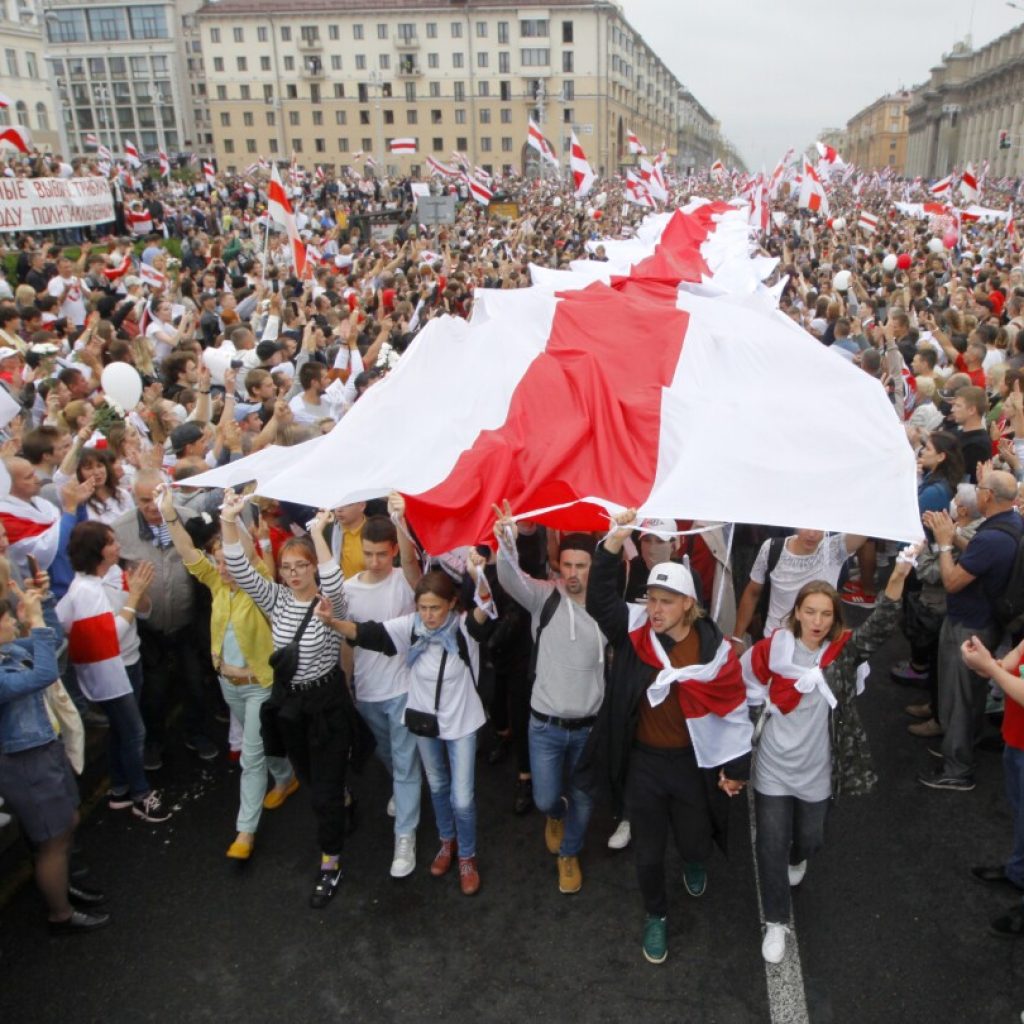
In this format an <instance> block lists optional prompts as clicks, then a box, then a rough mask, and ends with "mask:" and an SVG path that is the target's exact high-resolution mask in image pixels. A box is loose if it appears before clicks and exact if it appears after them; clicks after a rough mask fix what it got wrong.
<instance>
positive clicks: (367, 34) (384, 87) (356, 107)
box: [197, 0, 713, 173]
mask: <svg viewBox="0 0 1024 1024" xmlns="http://www.w3.org/2000/svg"><path fill="white" fill-rule="evenodd" d="M197 22H198V25H199V29H200V36H201V46H202V56H203V63H204V69H205V75H206V85H207V94H208V98H209V105H210V115H211V124H212V132H213V136H214V146H215V151H216V156H217V159H218V161H219V164H220V166H221V167H223V168H224V169H226V170H228V171H229V172H230V170H231V169H232V168H235V169H236V170H241V169H243V168H245V167H246V166H248V165H249V164H251V163H253V162H254V161H255V160H256V159H257V157H265V158H270V159H277V160H290V159H292V157H293V156H294V158H295V159H296V161H297V162H298V163H299V164H301V165H304V166H307V167H310V166H312V165H319V166H323V167H325V168H340V167H344V166H352V165H355V164H359V165H360V167H361V158H357V156H356V154H359V153H362V154H372V155H373V156H374V158H375V159H376V161H377V163H378V166H387V167H390V168H391V169H392V170H393V171H396V172H409V171H413V170H416V169H418V168H420V167H423V166H424V165H425V161H426V157H427V156H428V155H429V156H432V157H434V159H437V160H440V161H443V162H450V160H451V154H452V153H453V152H459V153H464V154H465V155H466V156H467V157H468V159H469V160H470V162H471V163H472V164H473V165H479V166H483V167H485V168H488V169H489V170H491V171H492V172H495V173H496V172H503V171H508V170H515V171H524V170H526V171H528V170H530V169H531V167H532V166H534V161H535V155H534V152H533V150H530V149H528V148H527V147H526V145H525V142H526V135H527V121H528V118H529V117H531V116H533V117H534V118H535V119H536V120H537V121H538V122H539V123H540V124H541V126H542V129H543V131H544V134H545V135H546V136H547V137H548V138H549V139H550V141H551V143H552V145H553V146H554V147H555V148H556V150H557V151H559V152H562V153H565V152H567V150H568V146H569V137H570V133H571V132H573V131H575V133H576V135H577V137H578V138H579V140H580V143H581V145H582V146H583V149H584V151H585V152H586V154H587V157H588V159H589V161H590V163H591V164H592V166H594V167H595V169H597V170H598V171H599V172H609V171H615V170H618V168H619V167H620V166H623V165H625V164H632V163H634V162H635V159H634V158H633V157H631V156H630V154H629V148H628V144H627V138H626V137H627V133H628V132H630V131H633V132H635V133H636V134H637V136H638V137H639V138H640V140H641V142H643V143H644V145H646V147H647V148H648V150H649V151H652V152H656V151H657V150H659V149H660V148H661V147H662V146H663V145H664V146H665V147H666V148H667V149H668V150H669V151H670V153H672V154H673V156H674V157H675V158H676V159H677V162H678V158H679V157H680V155H681V152H682V147H681V141H682V140H683V139H684V138H685V139H686V145H687V154H690V153H696V152H698V149H697V144H698V142H700V144H701V145H703V138H704V136H705V135H706V134H707V132H708V131H710V127H709V126H710V125H711V124H712V123H713V122H712V121H711V118H710V116H709V115H708V114H707V112H706V111H704V108H703V107H701V106H700V104H698V103H697V102H696V100H694V99H693V97H692V96H690V95H689V93H687V91H686V90H685V89H684V87H683V86H682V85H681V83H680V82H679V81H678V80H677V79H676V78H675V77H674V75H672V73H671V72H670V71H669V70H668V69H667V68H666V67H665V65H664V64H663V63H662V62H661V61H660V60H659V58H658V57H657V55H656V54H655V53H654V51H653V50H652V49H651V47H650V46H649V45H648V44H647V43H646V42H645V41H644V40H643V39H642V38H641V37H640V36H639V34H638V33H637V32H636V31H635V30H634V29H633V28H632V27H631V26H630V25H629V23H628V22H627V21H626V20H625V18H624V16H623V14H622V11H621V9H620V8H619V7H618V6H616V5H615V4H613V3H610V2H607V0H589V2H588V0H548V2H545V3H541V2H539V0H538V2H533V0H524V2H521V3H518V4H516V3H509V2H507V0H505V2H498V0H458V2H451V3H445V2H443V0H382V2H379V3H368V2H367V0H305V2H304V3H303V4H301V5H297V6H295V7H294V8H291V7H289V6H288V5H286V4H284V3H281V2H279V0H219V2H216V3H213V2H211V3H207V4H206V5H205V6H204V7H202V8H201V9H200V10H199V12H198V15H197ZM684 124H686V125H687V127H686V128H685V131H684ZM410 137H411V138H415V139H416V140H417V150H416V154H415V155H413V156H400V157H399V156H391V155H389V144H390V140H391V139H394V138H410ZM710 148H711V147H705V148H704V149H701V150H700V152H704V153H706V152H707V151H708V149H710Z"/></svg>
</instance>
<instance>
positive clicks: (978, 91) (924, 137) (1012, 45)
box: [907, 25, 1024, 179]
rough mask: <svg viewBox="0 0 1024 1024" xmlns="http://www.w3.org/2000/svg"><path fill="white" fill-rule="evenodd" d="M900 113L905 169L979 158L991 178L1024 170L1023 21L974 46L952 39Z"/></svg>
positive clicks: (938, 168)
mask: <svg viewBox="0 0 1024 1024" xmlns="http://www.w3.org/2000/svg"><path fill="white" fill-rule="evenodd" d="M907 117H908V140H907V174H909V175H920V176H921V177H923V178H926V179H931V178H941V177H943V176H945V175H946V174H949V173H950V172H951V171H952V170H954V168H961V169H962V168H963V167H964V166H965V165H966V164H967V163H973V164H974V165H975V167H977V166H978V165H979V164H980V163H981V162H983V161H985V160H988V161H989V172H988V173H989V177H990V178H991V177H1005V176H1013V177H1016V176H1020V175H1022V174H1024V25H1021V26H1018V27H1017V28H1015V29H1013V30H1012V31H1010V32H1007V33H1006V34H1004V35H1002V36H1000V37H999V38H998V39H996V40H994V41H993V42H991V43H989V44H988V45H987V46H983V47H981V48H980V49H978V50H973V49H972V48H971V47H970V46H969V45H968V44H967V43H958V44H957V45H956V46H954V47H953V49H952V51H951V52H950V53H948V54H945V55H944V56H943V58H942V63H941V64H939V65H937V66H936V67H934V68H932V70H931V75H930V77H929V79H928V81H927V82H925V83H924V84H922V85H920V86H917V87H916V88H915V89H914V92H913V97H912V100H911V103H910V105H909V107H908V110H907ZM1001 133H1005V143H1006V144H1005V148H1004V147H1001V146H1000V136H1001Z"/></svg>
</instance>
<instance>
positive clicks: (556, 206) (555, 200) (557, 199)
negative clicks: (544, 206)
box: [551, 196, 562, 209]
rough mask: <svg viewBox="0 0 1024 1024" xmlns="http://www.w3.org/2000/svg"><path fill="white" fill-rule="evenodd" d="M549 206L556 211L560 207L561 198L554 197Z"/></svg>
mask: <svg viewBox="0 0 1024 1024" xmlns="http://www.w3.org/2000/svg"><path fill="white" fill-rule="evenodd" d="M551 205H552V206H553V207H555V209H558V207H559V206H561V205H562V197H561V196H555V198H554V199H552V200H551Z"/></svg>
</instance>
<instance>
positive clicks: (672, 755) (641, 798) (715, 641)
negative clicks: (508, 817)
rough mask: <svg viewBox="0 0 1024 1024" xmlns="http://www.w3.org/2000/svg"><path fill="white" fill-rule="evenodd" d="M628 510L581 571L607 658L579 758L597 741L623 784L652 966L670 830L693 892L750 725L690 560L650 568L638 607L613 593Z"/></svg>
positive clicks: (735, 667)
mask: <svg viewBox="0 0 1024 1024" xmlns="http://www.w3.org/2000/svg"><path fill="white" fill-rule="evenodd" d="M635 519H636V510H635V509H627V510H626V511H625V512H621V513H619V514H618V515H616V516H615V517H614V521H615V524H616V525H615V529H614V530H613V532H612V533H611V535H610V536H609V537H608V538H607V539H606V540H605V541H604V543H603V544H601V545H599V547H598V549H597V551H596V552H595V554H594V561H593V566H592V568H591V571H590V582H589V586H588V589H587V611H588V613H589V614H590V616H591V617H592V618H593V619H594V620H595V621H596V622H597V624H598V626H599V627H600V628H601V631H602V632H603V633H604V635H605V636H606V637H607V638H608V642H609V644H611V646H612V648H613V658H612V669H611V675H610V678H609V683H608V688H607V692H606V696H605V702H604V705H603V707H602V709H601V716H600V721H599V725H598V728H595V730H594V732H593V733H592V734H591V742H590V744H589V745H588V749H587V750H586V751H585V752H584V755H583V758H582V759H581V763H582V765H591V766H592V764H593V759H594V755H595V754H596V753H597V748H598V746H599V745H601V746H603V750H604V753H605V754H606V755H607V758H608V768H609V772H610V776H611V783H612V789H613V792H616V793H618V792H622V791H623V789H624V795H625V808H626V814H627V816H628V818H629V821H630V823H631V826H632V834H633V845H634V850H635V853H636V871H637V880H638V882H639V885H640V892H641V894H642V896H643V900H644V908H645V910H646V912H647V921H646V924H645V926H644V938H643V953H644V956H645V957H646V959H647V960H648V961H650V962H651V963H662V962H664V960H665V958H666V957H667V956H668V938H667V927H666V915H667V913H668V899H667V895H666V891H665V846H666V841H667V839H668V832H669V828H671V829H672V833H673V835H674V837H675V841H676V846H677V847H678V849H679V852H680V854H681V855H682V858H683V876H684V882H685V885H686V890H687V892H689V893H690V895H691V896H701V895H703V893H704V890H705V888H706V885H707V872H706V870H705V867H704V865H705V862H706V861H707V859H708V858H709V857H710V856H711V847H712V840H717V841H718V843H719V845H721V846H722V847H723V848H724V845H725V831H726V824H727V818H728V800H727V797H732V796H736V795H737V794H738V793H739V792H740V791H741V790H742V789H743V787H744V785H745V784H746V780H747V778H748V777H749V771H750V737H751V731H752V730H751V725H750V719H749V717H748V715H747V711H746V695H745V690H744V685H743V679H742V674H741V670H740V666H739V661H738V660H737V658H736V655H735V653H734V652H733V650H732V647H731V646H730V644H729V643H728V642H727V641H726V640H725V638H724V637H723V636H722V633H721V631H720V630H719V629H718V627H717V626H716V625H715V624H714V623H713V622H711V620H709V619H707V618H705V617H704V611H703V609H702V608H701V607H700V605H699V604H698V603H697V600H696V589H695V587H694V584H693V577H692V576H691V574H690V571H689V569H688V568H686V567H685V566H683V565H679V564H678V563H674V562H664V563H662V564H660V565H656V566H654V567H653V568H652V569H651V572H650V576H649V578H648V582H647V604H646V611H644V610H643V609H640V608H635V611H633V612H631V609H630V606H629V605H627V604H626V602H625V601H624V600H623V599H622V597H621V591H620V590H619V587H618V576H619V564H620V561H621V554H622V545H623V543H624V542H625V540H626V538H627V537H628V536H629V534H630V532H631V530H632V529H634V528H635V523H634V521H635ZM634 607H635V606H634ZM634 620H635V621H634ZM598 737H600V740H599V739H598Z"/></svg>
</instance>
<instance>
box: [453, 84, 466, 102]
mask: <svg viewBox="0 0 1024 1024" xmlns="http://www.w3.org/2000/svg"><path fill="white" fill-rule="evenodd" d="M452 97H453V99H454V100H455V102H456V103H464V102H465V100H466V83H465V82H452Z"/></svg>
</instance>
